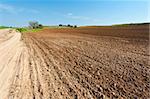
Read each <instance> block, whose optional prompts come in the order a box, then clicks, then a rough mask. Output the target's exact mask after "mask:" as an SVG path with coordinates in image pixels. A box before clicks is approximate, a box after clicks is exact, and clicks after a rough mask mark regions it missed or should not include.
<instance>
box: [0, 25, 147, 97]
mask: <svg viewBox="0 0 150 99" xmlns="http://www.w3.org/2000/svg"><path fill="white" fill-rule="evenodd" d="M140 29H141V30H140ZM118 30H119V29H117V30H113V29H112V30H111V28H106V29H105V28H101V29H100V30H99V29H97V28H92V27H89V28H84V27H83V28H81V29H80V28H79V29H44V30H42V31H39V32H35V33H34V32H33V33H24V34H23V35H22V36H21V34H20V33H17V32H15V31H13V30H0V79H1V80H0V99H1V98H3V99H9V98H10V99H11V98H12V99H103V98H135V99H136V98H145V99H147V98H150V64H149V55H150V54H149V51H148V49H149V39H148V31H145V30H146V29H145V28H144V29H143V27H142V28H141V27H140V28H135V29H132V30H131V29H124V28H121V29H120V31H118ZM121 30H122V31H123V32H122V31H121ZM97 31H98V32H97ZM110 31H114V32H115V33H111V32H110ZM124 31H126V32H127V33H124ZM139 31H142V32H139ZM104 32H105V33H104ZM128 32H129V33H128ZM130 32H131V33H130ZM122 33H124V34H122ZM134 33H137V35H133V34H134ZM141 33H143V34H141Z"/></svg>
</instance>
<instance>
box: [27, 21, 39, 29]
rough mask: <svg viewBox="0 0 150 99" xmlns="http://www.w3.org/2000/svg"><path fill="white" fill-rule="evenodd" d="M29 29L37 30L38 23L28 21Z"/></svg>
mask: <svg viewBox="0 0 150 99" xmlns="http://www.w3.org/2000/svg"><path fill="white" fill-rule="evenodd" d="M29 27H30V28H32V29H35V28H39V23H38V22H37V21H30V22H29Z"/></svg>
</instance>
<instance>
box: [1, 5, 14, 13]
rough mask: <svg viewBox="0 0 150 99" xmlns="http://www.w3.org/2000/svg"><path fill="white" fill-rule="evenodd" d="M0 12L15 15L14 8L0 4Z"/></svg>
mask: <svg viewBox="0 0 150 99" xmlns="http://www.w3.org/2000/svg"><path fill="white" fill-rule="evenodd" d="M0 12H9V13H16V12H15V8H14V7H13V6H10V5H6V4H0Z"/></svg>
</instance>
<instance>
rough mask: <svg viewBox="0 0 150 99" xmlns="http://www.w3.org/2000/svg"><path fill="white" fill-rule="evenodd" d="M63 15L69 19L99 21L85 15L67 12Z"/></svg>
mask: <svg viewBox="0 0 150 99" xmlns="http://www.w3.org/2000/svg"><path fill="white" fill-rule="evenodd" d="M64 16H65V17H67V18H70V19H75V20H86V21H92V22H100V20H99V19H95V18H90V17H86V16H75V15H73V14H72V13H67V14H66V15H64Z"/></svg>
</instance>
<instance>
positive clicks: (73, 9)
mask: <svg viewBox="0 0 150 99" xmlns="http://www.w3.org/2000/svg"><path fill="white" fill-rule="evenodd" d="M149 6H150V2H149V0H0V25H4V26H27V25H28V22H29V21H38V22H39V23H41V24H43V25H58V24H73V25H80V26H81V25H112V24H123V23H141V22H150V19H149V18H150V15H149V13H148V12H150V8H149Z"/></svg>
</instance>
